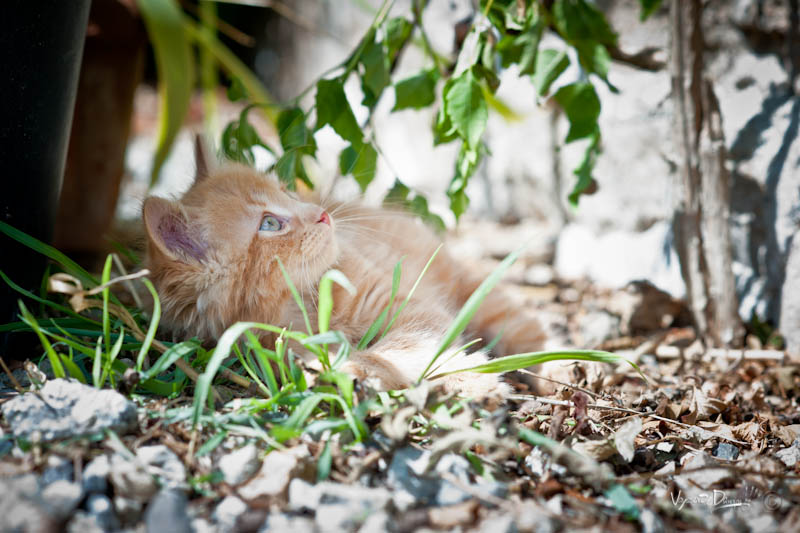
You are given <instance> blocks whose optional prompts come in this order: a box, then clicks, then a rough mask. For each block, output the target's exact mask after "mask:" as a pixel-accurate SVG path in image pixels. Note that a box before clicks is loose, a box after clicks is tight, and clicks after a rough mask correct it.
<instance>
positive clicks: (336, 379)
mask: <svg viewBox="0 0 800 533" xmlns="http://www.w3.org/2000/svg"><path fill="white" fill-rule="evenodd" d="M319 380H320V381H322V382H327V383H333V384H335V385H336V386H337V387H338V388H339V393H340V394H341V396H342V398H344V401H345V402H347V405H348V406H350V407H351V408H352V407H353V376H351V375H350V374H347V373H345V372H337V371H335V370H332V371H330V372H323V373H322V374H320V375H319Z"/></svg>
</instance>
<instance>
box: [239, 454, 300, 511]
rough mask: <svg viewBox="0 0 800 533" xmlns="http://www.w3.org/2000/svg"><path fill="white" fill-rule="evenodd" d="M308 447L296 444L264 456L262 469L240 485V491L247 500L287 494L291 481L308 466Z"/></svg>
mask: <svg viewBox="0 0 800 533" xmlns="http://www.w3.org/2000/svg"><path fill="white" fill-rule="evenodd" d="M307 457H309V452H308V447H306V446H305V445H300V446H296V447H294V448H292V449H290V450H276V451H273V452H270V453H268V454H267V455H266V457H264V461H263V462H262V463H261V469H260V470H259V471H258V474H256V475H255V477H253V479H251V480H250V481H248V482H247V483H245V484H244V485H242V486H241V487H239V490H238V493H239V495H240V496H241V497H242V498H244V499H245V500H253V499H255V498H258V497H262V496H270V497H274V496H280V495H283V494H285V492H286V489H287V487H288V486H289V482H290V481H291V480H292V478H293V477H294V476H296V475H298V474H299V473H300V472H301V471H302V470H303V469H304V467H305V466H306V460H305V459H306V458H307Z"/></svg>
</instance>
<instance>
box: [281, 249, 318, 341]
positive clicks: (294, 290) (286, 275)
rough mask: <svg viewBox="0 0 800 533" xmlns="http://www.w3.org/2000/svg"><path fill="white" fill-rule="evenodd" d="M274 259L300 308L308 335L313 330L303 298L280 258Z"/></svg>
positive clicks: (311, 333) (312, 332)
mask: <svg viewBox="0 0 800 533" xmlns="http://www.w3.org/2000/svg"><path fill="white" fill-rule="evenodd" d="M275 260H276V261H278V266H279V267H280V268H281V273H282V274H283V279H284V280H286V285H287V286H288V287H289V292H291V293H292V298H294V301H295V303H296V304H297V307H299V308H300V312H301V313H303V320H304V321H305V323H306V331H308V334H309V335H313V334H314V331H313V330H312V329H311V321H310V320H309V319H308V312H307V311H306V306H305V304H303V298H302V297H301V296H300V293H299V292H298V290H297V287H295V286H294V283H293V282H292V278H290V277H289V273H288V272H286V268H284V266H283V261H281V258H280V257H277V256H275Z"/></svg>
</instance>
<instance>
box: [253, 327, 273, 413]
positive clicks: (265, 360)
mask: <svg viewBox="0 0 800 533" xmlns="http://www.w3.org/2000/svg"><path fill="white" fill-rule="evenodd" d="M245 335H246V336H247V341H248V342H249V343H250V346H251V347H252V348H253V352H254V353H255V356H256V360H257V361H258V365H259V367H260V368H261V374H262V375H263V376H264V381H266V382H267V387H268V388H269V395H270V397H273V396H275V395H276V394H278V391H279V387H278V381H277V380H276V379H275V372H274V371H273V370H272V361H271V360H270V356H269V355H268V353H269V352H271V350H267V349H266V348H264V347H263V346H261V342H260V341H259V340H258V337H257V336H256V335H255V334H254V333H253V332H252V331H249V330H248V331H245ZM273 356H274V357H276V355H275V353H274V352H273Z"/></svg>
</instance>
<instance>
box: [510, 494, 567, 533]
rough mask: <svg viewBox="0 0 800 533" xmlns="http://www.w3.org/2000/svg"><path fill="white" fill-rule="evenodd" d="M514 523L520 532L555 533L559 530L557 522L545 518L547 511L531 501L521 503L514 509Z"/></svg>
mask: <svg viewBox="0 0 800 533" xmlns="http://www.w3.org/2000/svg"><path fill="white" fill-rule="evenodd" d="M514 514H515V523H516V524H517V529H519V530H520V531H530V532H531V533H556V532H557V531H560V530H561V524H560V523H559V522H558V520H556V519H554V518H552V517H550V516H547V514H548V513H547V511H546V510H545V509H544V508H542V506H541V505H539V504H538V503H535V502H533V501H523V502H522V503H520V504H519V505H518V506H516V509H515V513H514Z"/></svg>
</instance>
